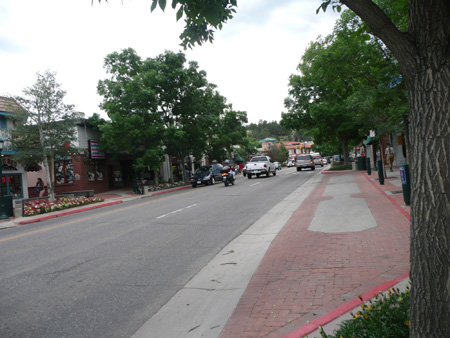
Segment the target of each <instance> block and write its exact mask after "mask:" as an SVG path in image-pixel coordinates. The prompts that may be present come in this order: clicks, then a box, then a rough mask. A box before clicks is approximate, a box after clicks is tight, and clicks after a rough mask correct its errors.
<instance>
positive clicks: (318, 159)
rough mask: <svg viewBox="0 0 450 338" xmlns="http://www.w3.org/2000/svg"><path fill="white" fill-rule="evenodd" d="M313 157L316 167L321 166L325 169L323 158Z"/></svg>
mask: <svg viewBox="0 0 450 338" xmlns="http://www.w3.org/2000/svg"><path fill="white" fill-rule="evenodd" d="M312 157H313V159H314V164H315V165H320V166H321V167H323V162H322V156H320V155H317V154H316V155H312Z"/></svg>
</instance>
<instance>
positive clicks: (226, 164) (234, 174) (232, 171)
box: [225, 160, 236, 181]
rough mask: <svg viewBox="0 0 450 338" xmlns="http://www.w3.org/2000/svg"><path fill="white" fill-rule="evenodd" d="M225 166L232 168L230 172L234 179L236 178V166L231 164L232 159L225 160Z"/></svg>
mask: <svg viewBox="0 0 450 338" xmlns="http://www.w3.org/2000/svg"><path fill="white" fill-rule="evenodd" d="M225 167H228V169H230V171H229V174H230V175H231V177H232V178H233V181H234V180H235V179H236V172H235V171H234V168H233V167H232V166H231V165H230V161H228V160H225Z"/></svg>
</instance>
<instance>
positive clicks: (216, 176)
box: [191, 163, 223, 188]
mask: <svg viewBox="0 0 450 338" xmlns="http://www.w3.org/2000/svg"><path fill="white" fill-rule="evenodd" d="M222 168H223V166H222V165H221V164H219V163H214V164H212V165H202V166H201V167H200V168H198V169H197V170H196V171H195V173H194V175H192V178H191V185H192V187H193V188H195V187H196V186H197V185H201V184H204V185H210V184H211V185H213V184H215V183H216V182H217V181H222V174H221V173H220V170H221V169H222Z"/></svg>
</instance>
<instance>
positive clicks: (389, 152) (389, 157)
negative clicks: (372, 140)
mask: <svg viewBox="0 0 450 338" xmlns="http://www.w3.org/2000/svg"><path fill="white" fill-rule="evenodd" d="M384 154H385V155H386V161H387V163H388V164H389V169H390V171H392V164H393V163H394V155H395V153H394V148H392V147H391V144H390V143H389V142H388V144H387V147H386V149H385V150H384Z"/></svg>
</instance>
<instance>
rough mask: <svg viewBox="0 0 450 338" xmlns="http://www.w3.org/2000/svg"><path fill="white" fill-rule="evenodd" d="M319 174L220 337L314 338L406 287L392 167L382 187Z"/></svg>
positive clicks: (117, 194) (403, 225)
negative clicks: (376, 297)
mask: <svg viewBox="0 0 450 338" xmlns="http://www.w3.org/2000/svg"><path fill="white" fill-rule="evenodd" d="M322 173H323V174H326V175H321V178H320V181H319V183H318V184H317V186H316V187H315V188H314V190H313V191H312V192H311V194H309V196H308V197H307V198H306V199H305V200H304V201H303V202H302V203H301V204H300V202H299V203H298V204H299V205H300V207H298V208H296V209H293V211H294V210H296V211H295V212H294V213H293V214H292V216H291V217H290V218H289V217H286V219H287V222H286V223H285V225H284V226H283V227H282V229H281V231H280V232H279V233H278V235H276V236H275V235H274V237H275V238H274V239H273V241H272V242H271V243H270V246H269V244H267V245H268V250H267V251H266V253H265V255H264V256H263V258H262V260H261V261H260V263H259V265H258V267H257V268H256V270H255V272H254V273H253V276H252V277H251V279H250V276H251V275H250V276H249V279H250V282H249V283H248V285H247V287H245V285H244V287H243V289H242V290H244V289H245V291H243V294H242V296H241V297H240V300H239V302H238V304H237V306H236V307H234V304H235V303H234V304H233V306H231V308H230V309H229V313H232V314H231V316H230V317H229V319H228V321H227V322H226V324H225V325H224V326H223V325H220V327H218V328H217V330H218V331H219V332H220V331H221V333H220V337H221V338H228V337H230V338H231V337H232V338H236V337H267V338H275V337H276V338H282V337H286V338H300V337H302V338H303V337H305V335H308V337H310V338H311V337H320V334H319V332H318V330H317V329H318V327H319V326H323V327H324V329H325V332H326V333H328V334H331V333H333V330H334V329H335V328H337V326H338V325H339V323H340V322H341V321H342V320H345V319H348V315H347V314H348V313H349V312H350V311H352V310H353V309H354V308H356V307H358V306H359V305H360V304H361V301H360V300H359V298H358V296H362V297H363V299H365V300H367V299H369V298H371V296H372V295H373V294H374V293H376V292H379V291H383V290H386V289H387V288H389V287H392V286H395V285H400V286H401V287H402V286H404V285H405V284H406V283H407V282H408V274H409V220H410V216H409V214H410V208H409V207H407V206H404V200H403V194H402V186H401V181H400V173H399V170H398V168H396V169H394V172H392V173H390V172H387V175H388V176H387V177H386V178H385V184H384V185H382V186H380V185H379V182H378V180H377V178H378V175H377V173H376V172H375V173H374V172H372V175H370V176H369V175H367V173H366V172H365V171H364V172H363V171H351V172H348V171H347V172H335V173H331V172H327V171H323V172H322ZM187 188H190V186H185V187H178V188H174V189H168V190H163V191H157V192H153V193H152V194H150V193H149V194H146V195H135V194H134V193H133V192H132V191H131V189H130V190H114V191H110V192H107V193H103V194H98V195H96V197H101V198H104V199H105V201H104V202H103V203H98V204H94V205H89V206H84V207H79V208H73V209H67V210H64V211H59V212H55V213H49V214H44V215H39V216H34V217H22V218H19V219H16V220H12V221H9V222H2V223H0V229H1V228H6V227H12V226H17V225H20V224H26V223H30V222H38V221H40V220H44V219H48V218H49V217H52V218H53V217H61V216H63V215H65V214H68V213H75V212H83V211H85V210H90V209H92V208H97V207H103V206H107V205H111V204H117V203H123V202H125V201H128V200H134V199H139V198H146V197H149V196H152V195H155V194H161V193H167V192H171V191H176V190H181V189H187ZM305 196H307V195H305ZM258 261H259V260H258ZM255 265H257V264H255ZM236 278H237V277H236ZM238 297H239V296H238ZM237 299H238V298H237ZM237 299H236V300H237ZM229 307H230V306H229ZM233 308H234V311H233ZM227 317H228V316H227ZM225 321H226V318H224V323H225ZM195 334H196V333H195V331H192V332H190V333H189V335H188V336H189V337H196V336H195Z"/></svg>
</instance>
